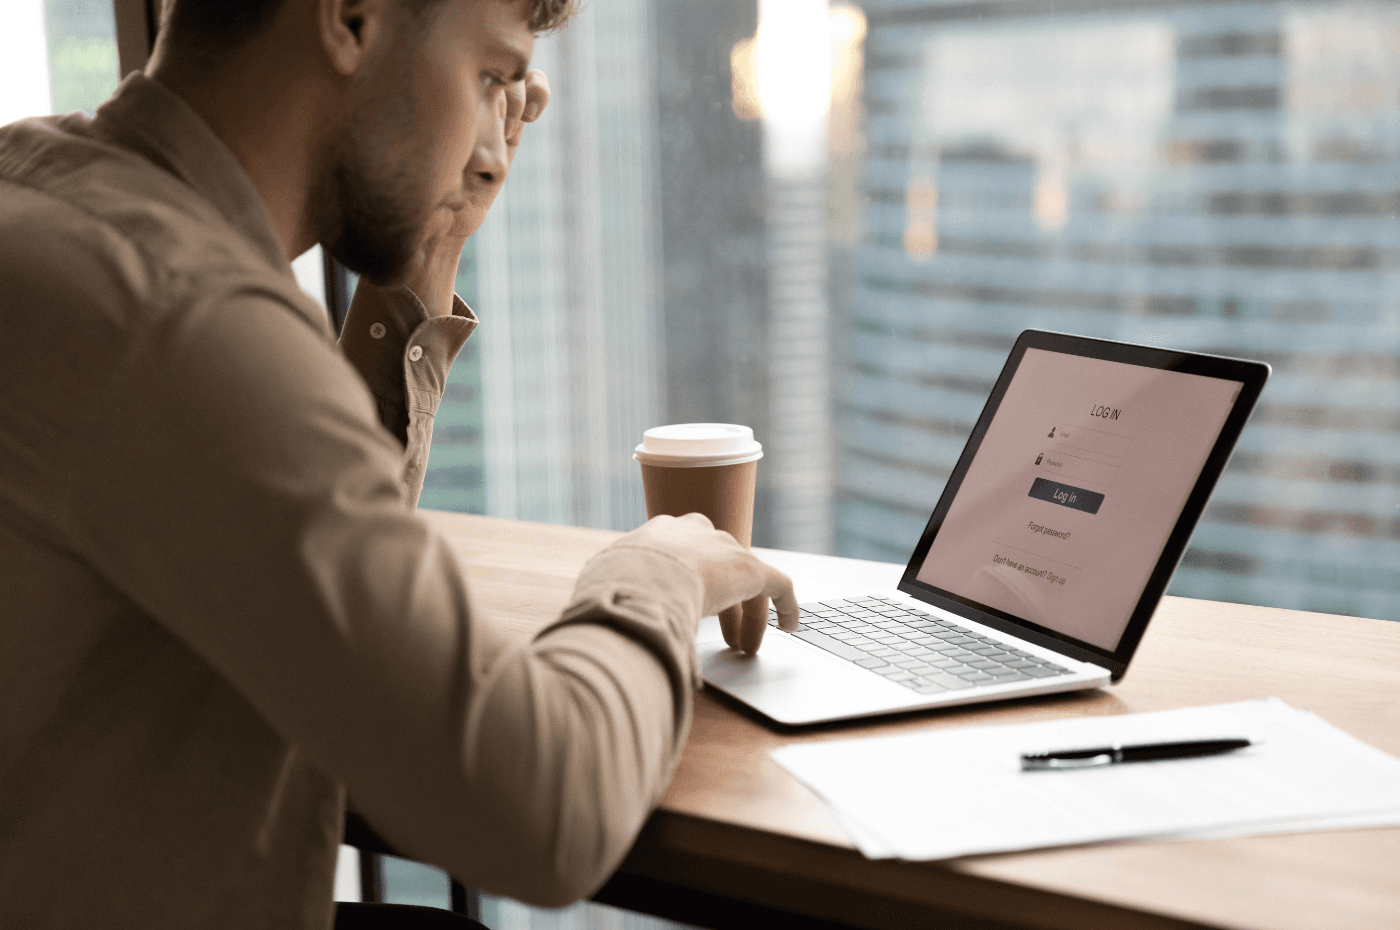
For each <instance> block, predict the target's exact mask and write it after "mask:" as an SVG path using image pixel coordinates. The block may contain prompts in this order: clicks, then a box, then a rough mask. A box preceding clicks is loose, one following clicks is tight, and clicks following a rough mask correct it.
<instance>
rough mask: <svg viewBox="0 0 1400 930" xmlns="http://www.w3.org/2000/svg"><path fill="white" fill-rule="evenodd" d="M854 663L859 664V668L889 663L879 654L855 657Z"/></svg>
mask: <svg viewBox="0 0 1400 930" xmlns="http://www.w3.org/2000/svg"><path fill="white" fill-rule="evenodd" d="M856 664H857V665H859V666H860V667H861V668H883V667H884V666H886V665H889V664H890V663H888V662H886V661H885V660H884V659H882V658H880V657H879V656H866V657H865V658H863V659H856Z"/></svg>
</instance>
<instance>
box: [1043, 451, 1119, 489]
mask: <svg viewBox="0 0 1400 930" xmlns="http://www.w3.org/2000/svg"><path fill="white" fill-rule="evenodd" d="M1040 470H1041V472H1042V473H1044V474H1046V475H1054V476H1055V477H1056V478H1060V479H1063V480H1066V481H1067V480H1069V479H1071V478H1074V479H1076V480H1078V481H1087V482H1089V483H1090V484H1099V485H1103V486H1104V487H1111V486H1112V485H1113V482H1114V480H1115V479H1116V478H1117V477H1118V466H1117V465H1108V464H1106V463H1104V462H1095V461H1092V460H1091V459H1086V458H1081V457H1080V456H1077V455H1066V454H1065V453H1063V452H1060V451H1059V450H1051V451H1050V452H1047V453H1045V459H1044V461H1042V462H1041V463H1040Z"/></svg>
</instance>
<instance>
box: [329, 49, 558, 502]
mask: <svg viewBox="0 0 1400 930" xmlns="http://www.w3.org/2000/svg"><path fill="white" fill-rule="evenodd" d="M548 104H549V82H548V80H547V79H546V78H545V76H544V73H543V72H541V71H531V72H529V73H528V74H527V75H526V77H525V80H523V81H521V82H519V83H518V84H514V85H511V86H510V87H507V88H506V89H505V92H504V93H503V94H502V95H501V98H500V108H499V111H498V113H497V119H496V120H494V121H492V122H491V123H489V124H486V125H483V126H482V127H481V128H480V132H479V133H478V136H477V143H476V147H475V148H474V149H473V151H472V159H471V162H470V164H468V166H467V172H466V175H467V176H466V179H465V181H464V184H465V186H466V194H467V195H466V198H465V199H464V200H463V201H462V202H461V203H459V204H457V205H456V209H444V210H439V211H437V212H436V213H434V214H433V216H431V217H430V218H429V224H428V228H427V229H426V230H425V233H424V236H423V241H422V243H421V244H420V247H419V249H418V253H417V255H416V256H415V259H414V263H413V267H412V268H411V269H410V270H409V273H408V276H407V279H406V280H405V282H404V283H403V284H401V285H398V286H395V287H380V286H378V285H375V284H371V283H370V282H368V281H361V282H360V284H359V285H358V286H357V287H356V289H355V297H354V300H352V301H351V304H350V311H349V313H348V314H347V315H346V318H345V327H344V329H343V330H342V331H341V337H340V346H341V349H342V351H344V353H345V356H346V358H348V359H349V360H350V363H351V364H352V365H354V366H355V368H356V370H357V371H359V373H360V376H361V377H362V378H364V379H365V383H366V384H367V385H368V386H369V388H370V391H371V392H372V393H373V394H374V396H375V401H376V404H377V406H378V409H379V419H380V422H381V423H383V424H384V426H385V428H386V429H388V430H389V432H391V433H393V434H394V435H395V436H397V437H398V439H399V441H400V442H401V443H403V444H404V446H405V456H404V486H405V489H406V490H407V491H408V496H409V500H410V502H411V503H413V504H416V503H417V501H418V497H419V494H420V493H421V492H422V488H423V478H424V475H425V473H426V470H427V462H428V449H429V446H430V445H431V442H432V429H433V417H434V416H435V415H436V413H437V408H438V405H439V403H440V402H441V398H442V392H443V390H444V389H445V387H446V383H447V374H448V372H449V371H450V370H451V368H452V362H453V360H454V359H455V358H456V357H457V353H458V352H459V351H461V348H462V345H463V344H464V343H465V342H466V340H467V338H468V337H469V336H470V335H471V334H472V332H473V331H474V330H475V329H476V325H477V320H476V315H475V314H474V313H472V311H471V309H470V308H469V307H468V306H467V305H466V304H465V303H463V302H462V300H461V298H460V297H458V296H457V295H456V294H455V293H454V292H453V289H454V285H455V282H456V275H457V266H458V264H459V263H460V261H461V255H462V248H463V247H464V245H465V244H466V240H467V238H468V237H469V236H470V235H471V234H472V233H474V232H476V231H477V229H479V228H480V227H481V224H482V223H483V222H484V221H485V219H486V213H487V211H488V210H489V209H490V208H491V204H492V203H494V202H495V199H496V195H497V194H499V193H500V190H501V185H502V184H504V183H505V179H506V175H507V174H508V173H509V171H510V166H511V164H512V162H513V161H514V159H515V152H516V150H517V149H518V148H519V146H520V139H521V136H522V134H523V132H524V126H525V123H527V122H532V121H534V120H535V119H538V118H539V116H540V114H541V113H543V112H544V108H545V107H546V106H547V105H548Z"/></svg>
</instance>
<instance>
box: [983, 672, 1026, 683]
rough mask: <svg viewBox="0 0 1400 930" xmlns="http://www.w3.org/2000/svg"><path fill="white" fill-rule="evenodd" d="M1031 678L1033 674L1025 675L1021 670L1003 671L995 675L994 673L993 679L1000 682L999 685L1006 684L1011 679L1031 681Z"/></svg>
mask: <svg viewBox="0 0 1400 930" xmlns="http://www.w3.org/2000/svg"><path fill="white" fill-rule="evenodd" d="M1030 680H1031V676H1029V675H1023V674H1021V673H1020V672H1002V673H1000V674H993V675H992V681H994V682H996V683H997V684H999V685H1001V684H1006V683H1007V682H1009V681H1030Z"/></svg>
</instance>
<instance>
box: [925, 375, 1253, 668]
mask: <svg viewBox="0 0 1400 930" xmlns="http://www.w3.org/2000/svg"><path fill="white" fill-rule="evenodd" d="M1240 387H1241V385H1240V383H1239V382H1237V381H1225V380H1222V379H1219V378H1207V377H1203V376H1201V375H1189V374H1182V373H1180V372H1173V371H1160V370H1157V369H1151V368H1142V367H1139V366H1137V365H1125V364H1123V363H1121V362H1109V361H1102V360H1100V359H1090V358H1082V357H1079V356H1071V355H1063V354H1060V353H1057V352H1048V351H1045V350H1042V349H1028V350H1027V351H1026V354H1025V356H1024V358H1023V359H1022V360H1021V364H1020V366H1019V367H1018V368H1017V370H1016V374H1015V376H1014V377H1013V378H1012V380H1011V384H1010V385H1009V387H1008V388H1007V392H1006V396H1005V397H1003V398H1002V402H1001V405H1000V407H999V408H998V410H997V412H996V415H995V416H994V417H993V420H992V424H991V427H990V428H989V429H988V431H987V435H986V437H985V438H984V439H983V441H982V445H981V447H980V449H979V450H978V452H977V457H976V458H975V459H974V460H973V462H972V466H971V468H969V469H968V472H967V475H966V477H965V478H964V480H963V483H962V487H961V488H960V489H959V490H958V494H957V497H956V499H955V500H954V501H953V505H952V507H951V508H950V509H949V511H948V515H947V517H946V519H945V521H944V523H943V526H942V528H941V529H940V530H939V533H938V536H937V537H936V538H935V539H934V541H933V545H932V546H931V547H930V549H929V552H928V555H927V556H926V557H925V559H924V562H923V565H922V566H920V569H919V572H918V575H917V578H918V579H919V580H920V581H922V582H924V583H926V584H931V585H934V586H936V587H939V588H943V589H944V590H947V591H951V592H953V593H955V594H958V595H961V596H963V597H968V598H971V599H973V600H976V601H979V602H981V603H983V604H986V605H988V606H991V607H995V608H998V609H999V610H1003V611H1005V612H1006V613H1009V614H1011V615H1013V616H1017V617H1021V618H1022V619H1025V620H1029V621H1031V622H1033V623H1037V624H1040V625H1041V626H1045V627H1048V628H1050V629H1052V630H1056V631H1058V632H1060V633H1063V634H1066V635H1068V636H1072V637H1075V638H1077V639H1081V640H1083V641H1085V642H1088V643H1091V644H1093V645H1095V646H1099V647H1101V648H1104V649H1108V650H1112V649H1114V648H1115V647H1116V646H1117V643H1118V640H1119V638H1120V637H1121V636H1122V634H1123V629H1124V628H1125V627H1126V626H1127V623H1128V619H1129V617H1130V615H1131V613H1132V610H1133V608H1134V607H1135V606H1136V605H1137V602H1138V599H1139V597H1141V595H1142V590H1143V587H1144V586H1145V585H1146V584H1147V579H1148V577H1149V576H1150V575H1151V573H1152V569H1153V568H1154V567H1155V566H1156V564H1157V559H1158V556H1159V555H1160V554H1161V551H1162V547H1163V545H1165V543H1166V540H1167V536H1168V535H1169V534H1170V533H1171V530H1172V528H1173V527H1174V526H1175V524H1176V519H1177V516H1178V515H1179V514H1180V512H1181V508H1182V507H1183V506H1184V505H1185V503H1186V498H1187V496H1188V495H1189V494H1190V492H1191V489H1192V487H1194V485H1195V482H1196V477H1197V476H1198V475H1199V473H1200V470H1201V467H1202V466H1203V465H1204V464H1205V460H1206V457H1207V456H1208V455H1209V454H1210V450H1211V448H1212V447H1213V446H1214V444H1215V440H1216V437H1217V436H1218V435H1219V434H1220V428H1221V427H1222V426H1223V425H1224V423H1225V420H1226V418H1227V417H1228V416H1229V413H1230V409H1231V408H1232V407H1233V405H1234V399H1235V397H1236V396H1237V395H1238V393H1239V389H1240ZM1096 408H1103V409H1102V411H1101V412H1104V413H1107V414H1108V418H1105V417H1103V416H1095V415H1094V414H1093V411H1095V409H1096ZM1114 410H1117V411H1118V415H1117V418H1116V419H1112V418H1111V417H1112V416H1113V413H1112V412H1113V411H1114ZM1052 428H1054V430H1055V437H1054V438H1052V437H1050V435H1049V433H1050V431H1051V429H1052ZM1038 456H1039V457H1040V458H1041V461H1040V463H1039V464H1037V463H1036V459H1037V457H1038ZM1036 478H1044V479H1046V481H1048V482H1051V483H1052V484H1053V485H1055V486H1056V487H1060V488H1069V489H1078V491H1081V492H1083V491H1087V492H1090V494H1089V495H1083V494H1075V492H1074V491H1073V490H1071V491H1069V492H1068V493H1071V494H1074V495H1075V499H1076V501H1082V500H1085V499H1088V498H1089V497H1090V496H1091V495H1092V494H1093V493H1098V494H1102V495H1103V496H1104V497H1103V502H1102V504H1101V505H1100V507H1099V510H1098V512H1097V513H1095V514H1090V513H1086V512H1084V511H1082V510H1077V509H1072V508H1071V507H1067V506H1061V505H1060V504H1058V503H1055V502H1052V501H1046V500H1038V499H1036V498H1032V497H1030V496H1028V495H1029V493H1030V490H1031V487H1032V484H1033V483H1034V481H1035V479H1036Z"/></svg>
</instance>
